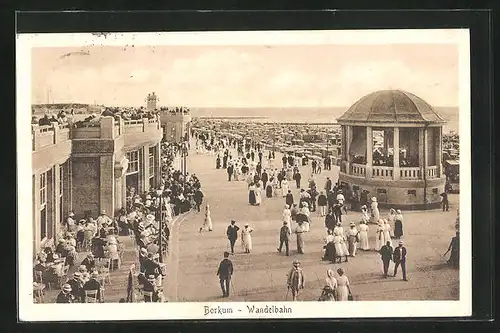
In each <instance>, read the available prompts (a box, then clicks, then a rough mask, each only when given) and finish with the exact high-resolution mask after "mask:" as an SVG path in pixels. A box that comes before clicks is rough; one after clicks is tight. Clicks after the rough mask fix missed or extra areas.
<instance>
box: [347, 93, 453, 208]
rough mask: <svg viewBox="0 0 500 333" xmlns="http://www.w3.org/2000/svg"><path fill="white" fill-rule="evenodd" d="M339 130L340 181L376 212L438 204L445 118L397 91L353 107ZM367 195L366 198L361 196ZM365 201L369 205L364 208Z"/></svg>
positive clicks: (376, 95) (368, 98) (367, 98)
mask: <svg viewBox="0 0 500 333" xmlns="http://www.w3.org/2000/svg"><path fill="white" fill-rule="evenodd" d="M337 122H338V123H339V124H340V125H341V126H342V156H341V159H342V162H341V165H340V176H339V181H340V182H341V183H344V184H345V185H347V187H348V189H349V190H350V191H351V193H355V194H356V195H357V197H358V198H362V197H364V196H363V195H362V194H361V193H362V192H363V191H368V194H367V197H368V199H370V198H371V197H376V198H377V201H378V202H379V206H381V207H384V206H385V207H391V208H401V209H431V208H437V207H439V204H440V199H441V198H440V194H441V193H442V192H443V191H444V185H445V181H446V177H445V176H444V173H443V167H442V156H441V155H442V133H443V125H444V124H445V123H446V121H445V120H444V118H443V117H442V116H441V115H439V113H438V112H437V111H436V110H435V109H434V108H433V107H432V106H430V105H429V104H428V103H427V102H425V101H424V100H422V99H421V98H419V97H418V96H415V95H413V94H411V93H408V92H405V91H401V90H382V91H376V92H373V93H371V94H368V95H366V96H365V97H363V98H361V99H360V100H358V101H357V102H356V103H354V104H353V105H352V106H351V107H350V108H349V109H348V110H347V111H346V112H345V113H344V114H343V115H342V116H341V117H340V118H338V119H337ZM365 193H366V192H365ZM369 202H370V201H368V203H369Z"/></svg>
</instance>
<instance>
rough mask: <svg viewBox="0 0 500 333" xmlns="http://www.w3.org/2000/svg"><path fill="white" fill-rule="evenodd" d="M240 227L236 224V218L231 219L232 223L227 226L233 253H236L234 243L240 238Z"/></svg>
mask: <svg viewBox="0 0 500 333" xmlns="http://www.w3.org/2000/svg"><path fill="white" fill-rule="evenodd" d="M239 230H240V228H239V227H238V226H237V225H236V221H235V220H231V224H230V225H229V226H228V227H227V231H226V235H227V239H229V244H230V245H231V253H232V254H234V244H235V243H236V240H237V239H238V231H239Z"/></svg>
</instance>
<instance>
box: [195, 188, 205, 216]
mask: <svg viewBox="0 0 500 333" xmlns="http://www.w3.org/2000/svg"><path fill="white" fill-rule="evenodd" d="M194 202H195V203H196V209H197V210H198V212H199V211H200V206H201V204H202V203H203V192H202V191H201V190H200V189H197V190H196V192H195V193H194Z"/></svg>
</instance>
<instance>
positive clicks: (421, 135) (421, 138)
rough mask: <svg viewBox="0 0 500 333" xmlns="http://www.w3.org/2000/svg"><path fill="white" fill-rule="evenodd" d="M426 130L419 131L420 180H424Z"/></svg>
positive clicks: (420, 129)
mask: <svg viewBox="0 0 500 333" xmlns="http://www.w3.org/2000/svg"><path fill="white" fill-rule="evenodd" d="M424 154H425V149H424V129H423V128H422V127H421V128H419V129H418V166H419V167H420V178H421V179H423V178H424V172H425V170H424Z"/></svg>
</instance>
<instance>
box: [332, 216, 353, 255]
mask: <svg viewBox="0 0 500 333" xmlns="http://www.w3.org/2000/svg"><path fill="white" fill-rule="evenodd" d="M343 243H344V229H343V228H342V227H341V225H340V222H339V223H337V225H336V226H335V228H333V244H334V246H335V255H336V257H337V258H339V259H340V260H342V257H345V261H346V262H347V261H348V259H347V255H348V254H349V253H348V252H347V251H346V248H345V247H344V244H343Z"/></svg>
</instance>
